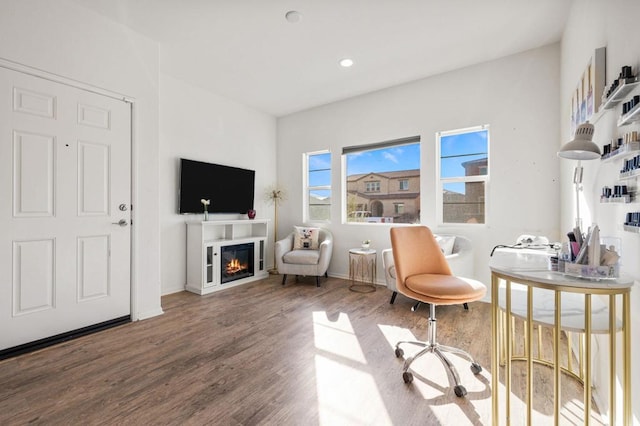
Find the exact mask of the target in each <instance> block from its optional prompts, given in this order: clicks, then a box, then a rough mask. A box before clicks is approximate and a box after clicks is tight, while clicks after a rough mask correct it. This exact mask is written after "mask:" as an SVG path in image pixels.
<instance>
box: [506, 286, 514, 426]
mask: <svg viewBox="0 0 640 426" xmlns="http://www.w3.org/2000/svg"><path fill="white" fill-rule="evenodd" d="M504 298H505V315H506V317H507V336H508V338H512V337H513V330H512V327H511V326H512V324H513V323H512V322H511V281H510V280H505V294H504ZM511 358H513V347H512V345H510V344H507V359H506V364H505V366H504V387H505V396H504V406H505V413H506V421H507V425H510V424H511Z"/></svg>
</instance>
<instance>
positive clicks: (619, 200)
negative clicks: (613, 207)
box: [600, 195, 635, 204]
mask: <svg viewBox="0 0 640 426" xmlns="http://www.w3.org/2000/svg"><path fill="white" fill-rule="evenodd" d="M634 202H635V200H634V198H632V197H631V196H630V195H626V196H622V197H610V198H601V199H600V204H631V203H634Z"/></svg>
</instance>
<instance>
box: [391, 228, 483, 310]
mask: <svg viewBox="0 0 640 426" xmlns="http://www.w3.org/2000/svg"><path fill="white" fill-rule="evenodd" d="M439 236H441V237H448V236H449V235H443V234H440V235H439ZM445 259H447V262H448V263H449V268H451V272H452V273H453V275H456V276H460V277H472V276H473V246H472V245H471V241H470V240H469V239H468V238H466V237H462V236H459V235H456V236H455V240H454V242H453V249H452V250H451V253H450V254H445ZM382 267H383V269H384V278H385V281H386V283H387V288H388V289H389V290H391V291H392V292H393V293H392V294H391V300H390V301H389V303H393V302H394V301H395V300H396V296H397V295H398V291H397V289H396V270H395V265H394V262H393V251H392V249H385V250H382Z"/></svg>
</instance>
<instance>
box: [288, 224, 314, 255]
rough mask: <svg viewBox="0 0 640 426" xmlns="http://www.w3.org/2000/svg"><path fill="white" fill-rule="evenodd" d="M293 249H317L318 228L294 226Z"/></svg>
mask: <svg viewBox="0 0 640 426" xmlns="http://www.w3.org/2000/svg"><path fill="white" fill-rule="evenodd" d="M293 228H294V233H293V249H294V250H318V244H319V242H318V238H319V235H320V228H309V227H303V226H294V227H293Z"/></svg>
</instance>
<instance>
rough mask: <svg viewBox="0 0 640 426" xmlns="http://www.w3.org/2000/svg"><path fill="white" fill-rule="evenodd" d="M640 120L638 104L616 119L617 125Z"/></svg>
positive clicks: (639, 106)
mask: <svg viewBox="0 0 640 426" xmlns="http://www.w3.org/2000/svg"><path fill="white" fill-rule="evenodd" d="M638 120H640V104H638V105H636V106H635V107H633V109H632V110H631V111H629V112H628V113H626V114H625V115H623V116H622V117H620V119H619V120H618V127H622V126H626V125H627V124H631V123H633V122H635V121H638Z"/></svg>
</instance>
